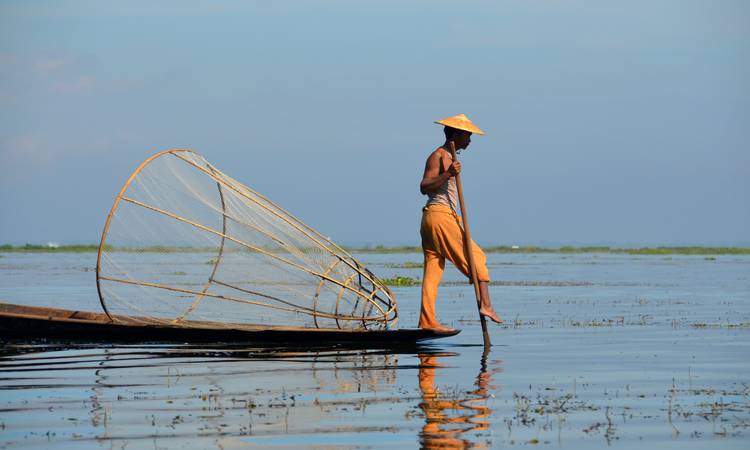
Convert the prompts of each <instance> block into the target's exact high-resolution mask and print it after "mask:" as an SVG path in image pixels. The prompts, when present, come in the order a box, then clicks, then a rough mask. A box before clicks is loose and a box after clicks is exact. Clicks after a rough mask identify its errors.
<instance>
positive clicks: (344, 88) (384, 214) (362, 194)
mask: <svg viewBox="0 0 750 450" xmlns="http://www.w3.org/2000/svg"><path fill="white" fill-rule="evenodd" d="M404 3H405V4H404ZM748 24H750V2H747V1H743V0H738V1H721V0H719V1H717V0H714V1H708V0H705V1H694V0H659V1H653V0H651V1H641V0H630V1H600V0H598V1H594V0H590V1H575V0H566V1H563V0H517V1H466V2H456V1H452V2H447V1H412V2H400V1H399V2H397V1H372V2H369V1H356V2H352V1H343V0H341V1H304V2H303V1H296V2H291V1H289V2H287V1H273V2H265V1H264V2H246V1H237V2H193V1H172V2H151V1H148V2H136V1H131V2H105V1H89V2H64V1H34V2H28V1H0V167H2V169H0V170H1V172H0V200H1V201H2V212H0V243H24V242H33V243H44V242H47V241H57V242H63V243H94V242H98V239H99V236H100V233H101V228H102V226H103V224H104V220H105V216H106V214H107V211H108V209H109V207H110V205H111V203H112V201H113V199H114V196H115V195H116V193H117V191H118V190H119V189H120V187H121V185H122V183H123V182H124V180H125V178H126V177H127V176H128V175H129V173H130V172H131V171H132V170H133V169H134V168H135V167H136V166H137V165H138V164H139V163H140V162H141V161H142V160H143V159H145V158H146V157H147V156H149V155H150V154H151V153H154V152H156V151H158V150H163V149H166V148H170V147H189V148H192V149H194V150H196V151H198V152H199V153H201V154H203V155H204V156H205V157H206V158H207V159H208V160H209V161H211V162H212V163H214V165H216V166H217V167H219V168H220V169H222V170H223V171H225V172H227V173H228V174H229V175H231V176H233V177H234V178H236V179H238V180H240V181H243V182H245V183H246V184H248V185H249V186H251V187H253V188H255V189H256V190H258V191H260V192H262V193H264V194H265V195H267V196H269V197H270V198H272V199H274V200H275V201H277V202H278V203H279V204H281V205H282V206H285V207H286V208H287V209H289V210H290V211H291V212H292V213H294V214H296V215H298V216H299V217H300V218H302V219H303V220H305V221H306V222H308V223H309V224H310V225H311V226H313V227H314V228H317V229H318V230H320V231H321V232H322V233H323V234H325V235H330V236H331V237H332V238H333V239H334V240H336V241H339V242H341V243H344V244H379V243H384V244H413V245H418V243H419V233H418V228H419V219H420V214H421V212H420V207H421V205H422V204H423V203H424V198H423V197H422V196H421V195H420V194H419V189H418V185H419V181H420V177H421V175H422V169H423V164H424V159H425V157H426V156H427V154H428V153H429V152H430V151H431V150H433V149H434V148H435V147H436V146H437V145H439V144H441V142H442V141H441V139H440V138H441V130H440V128H439V127H438V126H436V125H433V124H432V121H433V120H436V119H439V118H442V117H445V116H449V115H453V114H457V113H466V114H467V115H469V117H471V118H472V119H473V120H474V121H475V122H476V123H477V124H478V125H479V126H480V127H481V128H483V129H484V130H485V131H486V132H487V135H486V136H477V137H475V138H474V142H473V144H472V146H471V147H470V149H469V150H468V151H467V152H466V153H465V155H464V157H463V159H462V161H463V163H464V175H463V176H464V185H465V194H466V199H467V203H468V206H469V212H470V218H471V223H472V229H473V233H474V236H475V238H476V239H477V240H478V241H479V242H480V243H484V244H539V243H542V244H543V243H554V244H568V243H571V244H594V243H602V242H604V243H610V244H619V245H657V244H665V245H670V244H672V245H674V244H697V245H713V244H734V245H737V244H742V245H750V233H749V231H748V230H750V201H748V197H749V196H750V27H749V26H748Z"/></svg>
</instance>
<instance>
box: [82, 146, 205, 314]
mask: <svg viewBox="0 0 750 450" xmlns="http://www.w3.org/2000/svg"><path fill="white" fill-rule="evenodd" d="M174 153H193V154H196V155H197V153H195V152H194V151H193V150H192V149H189V148H171V149H168V150H163V151H160V152H157V153H156V154H154V155H151V156H149V157H148V158H146V159H145V160H144V161H143V162H142V163H141V164H140V165H139V166H138V167H137V168H136V169H135V170H134V171H133V173H131V174H130V176H129V177H128V179H127V180H126V181H125V184H124V185H123V186H122V189H120V192H119V193H118V194H117V197H115V201H114V203H113V204H112V207H111V208H110V210H109V214H107V220H106V222H104V230H103V231H102V238H101V240H100V241H99V250H98V251H97V253H96V292H97V294H99V303H100V304H101V305H102V309H103V310H104V314H106V315H107V317H108V318H109V320H110V321H113V322H114V320H115V319H114V318H113V317H112V315H111V314H110V313H109V310H108V309H107V305H106V304H105V303H104V296H103V295H102V287H101V281H100V279H99V273H100V270H101V263H102V253H103V252H104V246H105V245H106V242H107V235H108V234H109V226H110V223H111V222H112V217H114V215H115V211H117V207H118V206H120V200H121V199H122V197H123V195H125V191H127V190H128V188H129V187H130V184H131V183H132V182H133V180H135V177H136V176H138V174H139V173H141V171H142V170H143V169H144V168H145V167H146V166H148V165H149V164H150V163H151V162H152V161H154V160H155V159H157V158H159V157H161V156H164V155H167V154H174Z"/></svg>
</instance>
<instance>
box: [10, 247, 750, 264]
mask: <svg viewBox="0 0 750 450" xmlns="http://www.w3.org/2000/svg"><path fill="white" fill-rule="evenodd" d="M98 249H99V246H98V245H93V244H92V245H60V246H49V245H37V244H26V245H10V244H5V245H0V253H11V252H49V253H63V252H96V251H97V250H98ZM106 250H108V251H121V252H142V253H191V252H211V251H216V250H217V248H216V247H167V246H149V247H111V246H107V247H106ZM345 250H347V251H348V252H350V253H360V254H362V253H365V254H366V253H385V254H389V253H422V248H421V247H412V246H400V247H385V246H382V245H378V246H375V247H372V246H367V247H345ZM225 251H251V250H249V249H239V248H231V249H230V248H227V249H225ZM267 251H270V252H273V253H279V252H284V250H283V249H279V248H269V249H267ZM484 251H485V252H486V253H563V254H569V253H608V254H627V255H707V256H713V255H750V247H641V248H616V247H572V246H564V247H559V248H549V247H534V246H508V245H501V246H491V247H485V249H484ZM389 267H397V268H404V269H416V268H420V267H422V264H421V263H410V262H406V263H402V264H400V265H394V266H389Z"/></svg>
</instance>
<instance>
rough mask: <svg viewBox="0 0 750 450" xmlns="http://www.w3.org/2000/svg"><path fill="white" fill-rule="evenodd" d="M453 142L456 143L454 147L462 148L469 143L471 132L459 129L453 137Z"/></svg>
mask: <svg viewBox="0 0 750 450" xmlns="http://www.w3.org/2000/svg"><path fill="white" fill-rule="evenodd" d="M453 142H454V143H455V144H456V149H464V148H466V147H468V146H469V144H471V133H469V132H468V131H461V132H460V133H458V134H456V135H455V136H454V137H453Z"/></svg>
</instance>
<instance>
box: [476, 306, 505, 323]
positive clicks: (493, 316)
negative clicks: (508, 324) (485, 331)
mask: <svg viewBox="0 0 750 450" xmlns="http://www.w3.org/2000/svg"><path fill="white" fill-rule="evenodd" d="M479 314H481V315H483V316H484V317H487V318H489V319H490V320H491V321H493V322H495V323H503V319H501V318H499V317H498V316H497V313H496V312H495V309H494V308H493V307H492V306H490V307H489V308H485V307H482V308H480V309H479Z"/></svg>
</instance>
